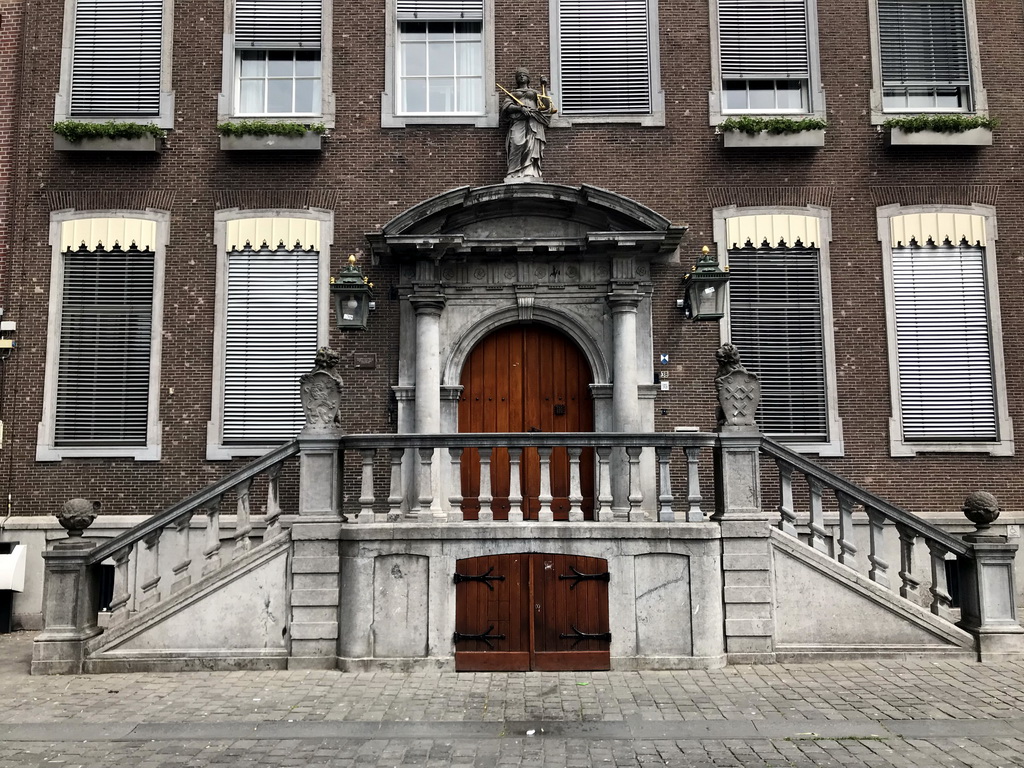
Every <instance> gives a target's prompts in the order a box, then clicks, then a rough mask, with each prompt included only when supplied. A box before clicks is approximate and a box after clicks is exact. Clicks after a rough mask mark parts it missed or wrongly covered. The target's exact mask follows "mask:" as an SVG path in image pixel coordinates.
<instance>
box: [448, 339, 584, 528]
mask: <svg viewBox="0 0 1024 768" xmlns="http://www.w3.org/2000/svg"><path fill="white" fill-rule="evenodd" d="M592 381H593V379H592V376H591V372H590V366H589V365H588V363H587V360H586V358H585V357H584V356H583V353H582V351H580V349H579V347H577V346H576V344H575V343H574V342H573V341H572V340H571V339H569V338H568V337H567V336H565V335H564V334H563V333H561V332H559V331H557V330H555V329H554V328H550V327H547V326H543V325H532V324H531V325H516V326H509V327H506V328H502V329H500V330H498V331H495V332H494V333H492V334H491V335H489V336H487V337H486V338H485V339H484V340H483V341H481V342H480V343H479V344H478V345H477V346H476V347H475V348H474V349H473V351H472V352H471V353H470V356H469V359H468V360H467V361H466V365H465V367H464V368H463V369H462V381H461V384H462V395H461V397H460V399H459V432H592V431H593V429H594V406H593V399H592V397H591V394H590V384H591V382H592ZM509 477H510V465H509V456H508V451H507V450H506V449H505V448H502V447H500V446H499V447H497V448H495V450H494V451H493V453H492V454H491V495H492V497H493V501H492V502H491V509H492V510H493V512H494V519H495V520H506V519H508V511H509V500H508V496H509ZM519 481H520V485H519V487H520V492H521V494H522V496H523V515H524V518H525V519H527V520H535V519H536V518H537V512H538V510H539V509H540V502H539V500H538V497H539V495H540V460H539V457H538V455H537V451H536V449H533V448H527V449H525V450H524V451H523V455H522V458H521V463H520V477H519ZM569 487H570V478H569V457H568V453H567V451H566V449H565V448H556V449H555V450H554V451H553V452H552V454H551V495H552V497H553V501H552V503H551V509H552V512H553V513H554V519H555V520H567V519H568V513H569V506H570V503H569ZM580 487H581V490H582V494H583V503H582V507H583V513H584V516H585V518H586V519H590V518H592V516H593V508H594V455H593V450H592V449H587V450H584V451H583V453H582V454H581V456H580ZM479 494H480V457H479V454H478V452H477V451H476V449H468V450H466V452H465V454H464V455H463V458H462V497H463V503H462V510H463V514H464V515H465V518H466V519H467V520H475V519H477V514H478V513H479V511H480V503H479V500H478V497H479Z"/></svg>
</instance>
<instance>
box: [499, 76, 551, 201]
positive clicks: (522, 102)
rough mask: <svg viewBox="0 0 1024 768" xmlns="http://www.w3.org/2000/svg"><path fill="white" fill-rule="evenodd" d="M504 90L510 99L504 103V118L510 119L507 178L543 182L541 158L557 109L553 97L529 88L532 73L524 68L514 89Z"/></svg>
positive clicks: (506, 138) (506, 139)
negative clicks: (552, 101)
mask: <svg viewBox="0 0 1024 768" xmlns="http://www.w3.org/2000/svg"><path fill="white" fill-rule="evenodd" d="M543 82H544V80H543V79H542V80H541V83H543ZM502 90H504V89H502ZM505 93H507V94H508V98H506V99H505V100H504V101H503V102H502V103H501V114H502V117H504V118H505V119H506V120H508V134H507V135H506V137H505V149H506V151H507V152H508V173H507V175H506V176H505V181H506V182H514V181H540V180H541V161H542V160H543V159H544V145H545V144H546V143H547V137H546V135H545V131H546V129H547V126H548V125H549V124H550V122H551V115H552V114H554V112H555V109H554V107H553V106H552V104H551V99H550V98H548V97H546V96H544V95H543V94H541V93H540V92H538V91H536V90H534V89H533V88H531V87H530V73H529V72H528V71H527V70H526V69H524V68H523V67H520V68H519V69H517V70H516V88H515V90H514V91H511V92H509V91H505Z"/></svg>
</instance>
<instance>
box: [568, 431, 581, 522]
mask: <svg viewBox="0 0 1024 768" xmlns="http://www.w3.org/2000/svg"><path fill="white" fill-rule="evenodd" d="M566 451H568V453H569V522H570V523H582V522H583V487H582V485H581V484H580V454H581V453H583V448H581V447H580V446H573V447H569V448H566Z"/></svg>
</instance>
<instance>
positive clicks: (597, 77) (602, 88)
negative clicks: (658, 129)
mask: <svg viewBox="0 0 1024 768" xmlns="http://www.w3.org/2000/svg"><path fill="white" fill-rule="evenodd" d="M650 2H653V0H559V3H558V42H559V70H560V88H561V93H559V94H558V95H559V97H560V99H561V103H560V104H559V105H558V107H559V109H560V110H561V112H562V113H563V114H564V115H567V116H571V115H588V114H605V115H615V114H649V113H650V112H651V103H652V95H651V30H650V10H649V7H648V4H649V3H650Z"/></svg>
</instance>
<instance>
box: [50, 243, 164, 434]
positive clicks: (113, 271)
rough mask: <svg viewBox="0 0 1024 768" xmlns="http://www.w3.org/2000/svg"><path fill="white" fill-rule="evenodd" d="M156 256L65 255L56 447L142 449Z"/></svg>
mask: <svg viewBox="0 0 1024 768" xmlns="http://www.w3.org/2000/svg"><path fill="white" fill-rule="evenodd" d="M154 263H155V262H154V254H153V252H152V251H150V250H139V249H138V248H137V247H136V246H135V244H134V243H133V244H132V246H131V247H129V248H128V249H127V250H123V249H122V248H121V247H120V246H119V245H117V244H116V243H115V245H114V246H113V247H112V248H111V249H110V250H106V249H104V248H103V246H102V245H99V246H97V247H96V248H95V249H94V250H89V249H88V248H87V247H86V246H85V245H83V246H82V247H81V248H79V249H78V250H77V251H73V250H71V249H69V250H68V251H67V253H65V254H64V275H63V280H62V282H63V301H62V304H61V316H60V353H59V359H58V369H57V407H56V419H55V431H54V444H55V445H57V446H61V447H72V446H92V445H102V446H131V445H146V437H147V423H148V413H149V376H150V358H151V350H152V344H153V338H152V325H153V270H154Z"/></svg>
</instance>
